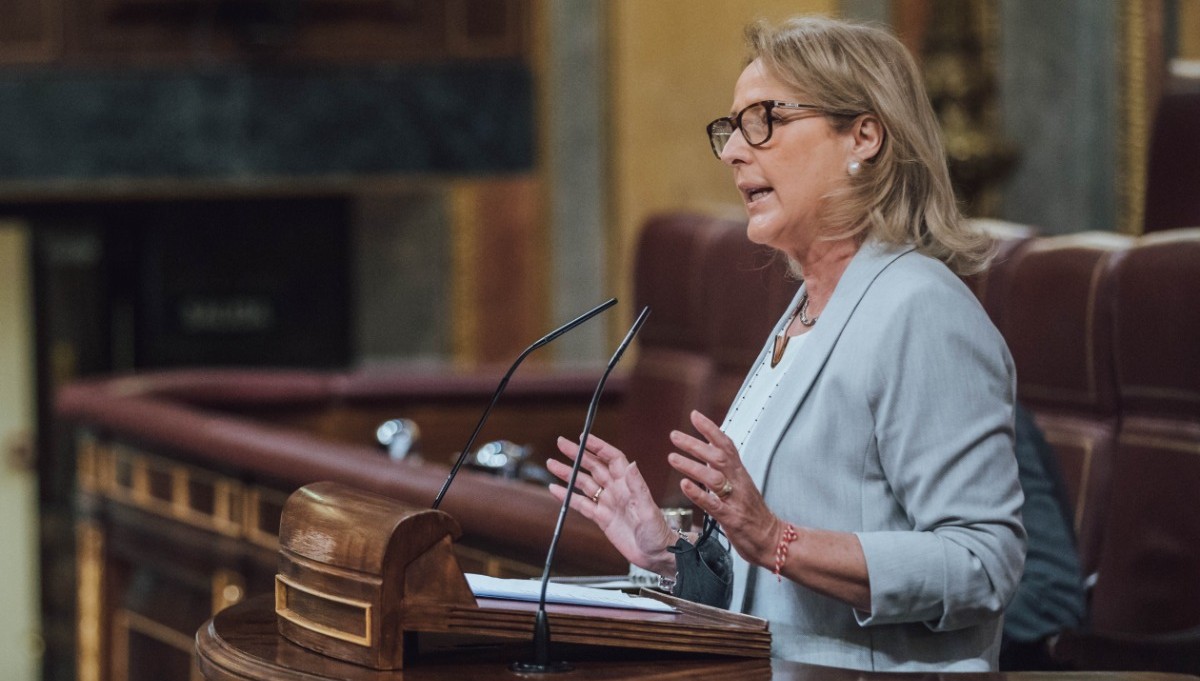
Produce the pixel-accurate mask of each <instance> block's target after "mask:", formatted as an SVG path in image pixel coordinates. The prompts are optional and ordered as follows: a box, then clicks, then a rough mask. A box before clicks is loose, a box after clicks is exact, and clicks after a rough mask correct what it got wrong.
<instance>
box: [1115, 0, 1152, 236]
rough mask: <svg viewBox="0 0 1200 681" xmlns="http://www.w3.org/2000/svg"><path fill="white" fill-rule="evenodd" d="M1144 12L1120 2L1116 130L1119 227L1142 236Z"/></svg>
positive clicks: (1146, 139)
mask: <svg viewBox="0 0 1200 681" xmlns="http://www.w3.org/2000/svg"><path fill="white" fill-rule="evenodd" d="M1147 21H1148V17H1147V11H1146V5H1145V3H1144V0H1122V1H1121V5H1120V16H1119V19H1118V24H1119V26H1118V31H1119V35H1120V64H1119V72H1120V79H1121V91H1120V92H1119V93H1118V95H1119V96H1118V100H1119V101H1120V109H1119V123H1118V128H1117V147H1118V148H1117V187H1118V191H1119V201H1120V203H1119V205H1118V206H1117V215H1118V227H1119V229H1120V230H1121V231H1122V232H1125V233H1126V234H1134V235H1138V234H1141V233H1142V231H1143V228H1144V225H1143V220H1144V218H1145V203H1146V172H1147V160H1146V154H1147V152H1148V150H1149V148H1150V101H1149V83H1148V82H1147V80H1146V69H1147V54H1148V53H1147V39H1148V35H1147V30H1146V29H1147Z"/></svg>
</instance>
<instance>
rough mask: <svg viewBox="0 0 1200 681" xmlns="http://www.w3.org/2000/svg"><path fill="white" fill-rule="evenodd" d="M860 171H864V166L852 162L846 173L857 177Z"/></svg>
mask: <svg viewBox="0 0 1200 681" xmlns="http://www.w3.org/2000/svg"><path fill="white" fill-rule="evenodd" d="M860 170H862V164H861V163H859V162H858V161H851V162H850V165H849V166H848V167H847V168H846V171H847V172H848V173H850V174H851V175H857V174H858V171H860Z"/></svg>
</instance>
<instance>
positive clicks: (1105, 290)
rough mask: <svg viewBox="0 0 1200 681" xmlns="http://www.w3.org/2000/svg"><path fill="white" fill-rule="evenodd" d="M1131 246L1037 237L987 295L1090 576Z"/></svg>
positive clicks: (1114, 238) (1113, 238) (1111, 438)
mask: <svg viewBox="0 0 1200 681" xmlns="http://www.w3.org/2000/svg"><path fill="white" fill-rule="evenodd" d="M1132 243H1133V240H1132V238H1130V237H1124V236H1120V235H1116V234H1111V233H1084V234H1077V235H1071V236H1063V237H1046V238H1040V239H1037V240H1035V241H1033V242H1032V243H1030V244H1028V245H1026V246H1024V247H1022V248H1020V249H1018V250H1017V251H1016V252H1015V253H1013V255H1012V257H1011V258H1010V259H1009V260H1008V261H1007V262H1006V263H1003V264H1002V265H1001V267H1003V268H1004V269H1005V274H1004V278H1005V281H1004V282H1003V286H1002V287H1000V286H997V287H992V290H990V291H989V297H991V296H993V295H994V296H998V298H999V300H998V301H997V302H996V303H995V304H994V307H993V309H992V310H990V311H991V312H992V314H993V319H997V320H998V322H999V324H998V326H999V328H1000V331H1001V332H1002V333H1003V334H1004V337H1005V339H1006V340H1007V341H1008V345H1009V349H1010V350H1011V352H1012V354H1013V359H1014V361H1015V362H1016V365H1017V391H1018V396H1019V399H1020V400H1021V401H1022V402H1023V403H1024V404H1026V405H1027V406H1029V407H1030V408H1031V410H1032V411H1033V412H1034V414H1035V417H1036V420H1037V422H1038V425H1039V426H1040V427H1041V428H1042V430H1043V431H1044V432H1045V435H1046V440H1047V441H1048V442H1049V443H1050V444H1051V445H1053V446H1054V448H1055V451H1056V452H1057V454H1058V457H1059V461H1060V463H1061V464H1062V470H1063V475H1064V477H1065V479H1066V484H1067V491H1068V494H1069V495H1070V501H1071V503H1072V504H1073V505H1074V518H1075V531H1076V535H1077V538H1078V541H1079V551H1080V561H1081V563H1082V567H1083V569H1084V573H1085V574H1089V575H1090V574H1091V573H1092V572H1093V571H1094V570H1095V569H1096V566H1097V563H1098V562H1099V556H1100V551H1101V543H1102V531H1103V524H1104V520H1105V501H1106V499H1107V498H1108V494H1109V485H1110V467H1111V459H1112V453H1113V450H1114V448H1115V444H1116V432H1117V423H1118V404H1117V394H1116V376H1115V372H1114V368H1113V359H1112V331H1111V329H1112V296H1113V292H1112V286H1111V278H1110V277H1108V276H1107V274H1108V272H1109V270H1110V269H1111V267H1112V266H1113V264H1114V263H1115V262H1116V261H1117V260H1119V258H1120V256H1121V254H1122V253H1124V252H1125V249H1127V248H1128V247H1129V246H1131V245H1132Z"/></svg>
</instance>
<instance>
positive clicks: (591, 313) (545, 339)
mask: <svg viewBox="0 0 1200 681" xmlns="http://www.w3.org/2000/svg"><path fill="white" fill-rule="evenodd" d="M616 304H617V299H616V298H609V299H608V300H606V301H604V302H603V303H600V304H599V305H597V306H596V307H593V308H592V309H590V310H588V311H587V312H584V313H583V314H581V315H579V316H578V317H576V318H575V319H572V320H571V321H569V322H567V323H566V324H563V325H562V326H560V327H558V328H557V329H555V330H553V331H551V332H550V333H548V334H546V335H545V336H542V337H541V338H540V339H538V340H537V341H535V342H534V343H533V345H530V346H529V347H527V348H525V351H524V352H522V353H521V354H520V356H518V357H517V361H515V362H513V364H512V366H511V367H509V368H508V373H506V374H504V378H502V379H500V385H498V386H496V392H495V393H493V394H492V401H491V403H490V404H488V406H487V409H484V410H483V416H481V417H480V418H479V423H477V424H475V431H474V432H473V433H471V439H469V440H467V446H466V447H463V450H462V453H461V454H459V455H458V460H457V461H455V462H454V466H453V467H451V468H450V475H448V476H447V477H446V482H444V483H442V489H441V490H440V491H439V492H438V493H437V497H436V498H435V499H434V500H433V508H434V509H435V510H436V509H437V507H438V506H441V504H442V497H444V496H446V490H448V489H450V483H452V482H454V476H456V475H458V469H460V468H462V465H463V462H464V461H466V460H467V454H468V453H469V452H470V451H471V445H473V444H475V438H477V437H479V431H481V430H483V424H484V422H486V421H487V417H488V414H490V413H492V407H494V406H496V402H497V401H498V400H499V399H500V393H502V392H504V388H505V387H506V386H507V385H508V379H510V378H512V375H513V372H514V371H516V370H517V367H518V366H520V365H521V362H523V361H525V358H526V357H528V356H529V353H531V352H533V351H534V350H537V349H538V348H540V347H542V346H543V345H545V344H547V343H549V342H550V341H552V340H554V339H555V338H558V337H559V336H561V335H563V334H564V333H566V332H568V331H570V330H571V329H573V328H575V327H577V326H579V325H580V324H582V323H584V322H586V321H587V320H589V319H591V318H592V317H595V316H596V315H598V314H600V313H601V312H604V311H605V310H607V309H608V308H610V307H612V306H613V305H616Z"/></svg>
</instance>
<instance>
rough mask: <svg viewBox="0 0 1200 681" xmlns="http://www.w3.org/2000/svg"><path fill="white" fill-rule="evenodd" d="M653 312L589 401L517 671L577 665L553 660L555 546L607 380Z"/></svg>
mask: <svg viewBox="0 0 1200 681" xmlns="http://www.w3.org/2000/svg"><path fill="white" fill-rule="evenodd" d="M649 315H650V307H649V306H646V307H643V308H642V312H641V314H639V315H638V318H637V319H636V320H635V321H634V322H633V326H631V327H629V332H628V333H627V334H625V339H624V340H622V341H621V344H620V345H618V346H617V350H616V352H614V353H613V356H612V359H610V360H608V367H607V368H606V369H605V370H604V374H602V375H601V376H600V382H599V383H598V384H597V385H596V392H595V393H593V394H592V401H591V403H589V404H588V410H587V419H586V420H584V423H583V435H581V436H580V437H579V452H578V453H577V454H576V455H575V462H574V463H573V464H572V465H571V479H570V480H568V481H567V485H566V487H567V494H566V496H565V497H563V503H562V508H560V509H559V510H558V524H556V525H555V526H554V536H553V538H551V540H550V550H549V551H547V552H546V566H545V568H544V569H543V570H542V593H541V596H540V597H539V598H538V610H537V616H536V618H535V620H534V627H533V662H520V661H517V662H513V663H512V664H511V665H510V666H509V669H511V670H512V671H514V672H523V673H527V674H542V673H546V672H565V671H570V670H571V669H573V668H574V667H573V666H572V665H571V663H569V662H564V661H558V662H551V661H550V621H549V619H548V618H547V617H546V589H547V588H548V587H549V585H550V567H551V566H552V565H553V564H554V553H555V549H557V548H558V540H559V538H560V537H561V536H562V529H563V523H564V522H566V519H567V510H568V509H570V508H571V495H572V493H573V492H574V491H575V478H577V477H578V476H579V467H580V464H581V463H582V462H583V454H584V452H585V451H587V439H588V435H589V434H590V433H591V432H592V421H594V420H595V418H596V410H597V408H599V406H600V394H601V393H602V392H604V383H605V381H607V380H608V375H609V374H611V373H612V370H613V368H614V367H616V366H617V362H619V361H620V360H621V355H623V354H625V349H626V348H628V347H629V344H630V343H632V342H633V337H634V336H636V335H637V332H638V331H639V330H640V329H641V328H642V324H645V323H646V317H648V316H649Z"/></svg>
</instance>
